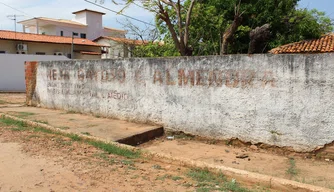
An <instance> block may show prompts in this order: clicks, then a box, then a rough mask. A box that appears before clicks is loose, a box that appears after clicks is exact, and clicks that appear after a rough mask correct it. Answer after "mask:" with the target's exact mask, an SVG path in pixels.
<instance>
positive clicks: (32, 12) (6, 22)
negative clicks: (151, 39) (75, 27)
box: [0, 0, 154, 31]
mask: <svg viewBox="0 0 334 192" xmlns="http://www.w3.org/2000/svg"><path fill="white" fill-rule="evenodd" d="M91 1H92V2H94V0H91ZM1 3H5V4H7V5H9V6H11V7H14V8H16V9H18V10H20V11H23V12H24V13H22V12H20V11H17V10H14V9H12V8H9V7H7V6H5V5H3V4H1ZM103 6H105V7H107V8H109V9H112V10H115V11H119V10H121V9H122V8H123V6H124V5H115V4H112V3H111V1H108V0H105V4H104V5H103ZM81 9H92V10H96V11H101V12H105V13H106V15H105V16H104V17H103V21H104V25H105V26H109V27H115V28H120V27H121V25H120V24H119V23H117V20H118V21H124V19H125V18H124V17H123V16H120V15H117V14H116V13H113V12H110V11H108V10H105V9H103V8H100V7H97V6H95V5H93V4H90V3H88V2H85V1H84V0H0V10H1V11H0V29H1V30H14V21H12V20H10V19H8V18H7V15H13V14H17V15H25V16H24V17H19V18H18V20H25V19H29V18H31V17H50V18H59V19H69V20H71V19H72V18H73V14H72V12H74V11H78V10H81ZM25 13H26V14H25ZM123 13H124V14H126V15H129V16H131V17H134V18H136V19H140V20H143V21H145V22H149V23H151V22H153V21H154V15H153V13H150V12H148V11H147V10H144V9H142V8H140V7H138V6H136V5H132V6H130V7H129V8H127V9H126V10H125V11H124V12H123ZM134 23H136V24H138V25H139V26H143V24H141V23H139V22H134ZM17 29H18V31H22V26H21V25H20V24H17Z"/></svg>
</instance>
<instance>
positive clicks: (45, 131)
mask: <svg viewBox="0 0 334 192" xmlns="http://www.w3.org/2000/svg"><path fill="white" fill-rule="evenodd" d="M33 131H34V132H42V133H48V134H57V135H58V134H60V133H58V132H56V131H52V130H50V129H45V128H43V127H34V128H33Z"/></svg>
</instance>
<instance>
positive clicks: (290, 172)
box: [286, 158, 298, 177]
mask: <svg viewBox="0 0 334 192" xmlns="http://www.w3.org/2000/svg"><path fill="white" fill-rule="evenodd" d="M286 173H287V174H288V175H290V176H291V177H294V176H296V175H297V174H298V170H297V169H296V161H295V159H294V158H289V168H288V169H287V170H286Z"/></svg>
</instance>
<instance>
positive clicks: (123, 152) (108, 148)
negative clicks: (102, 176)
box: [87, 140, 140, 158]
mask: <svg viewBox="0 0 334 192" xmlns="http://www.w3.org/2000/svg"><path fill="white" fill-rule="evenodd" d="M87 143H88V144H90V145H93V146H94V147H96V148H99V149H101V150H103V151H105V152H107V153H109V154H115V155H119V156H123V157H127V158H138V157H140V152H139V151H131V150H129V149H125V148H121V147H118V146H116V145H113V144H110V143H104V142H102V141H93V140H89V141H87Z"/></svg>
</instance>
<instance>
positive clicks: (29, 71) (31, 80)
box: [24, 61, 38, 105]
mask: <svg viewBox="0 0 334 192" xmlns="http://www.w3.org/2000/svg"><path fill="white" fill-rule="evenodd" d="M37 66H38V62H37V61H26V62H25V64H24V68H25V80H26V104H27V105H31V100H32V97H33V94H34V92H35V88H36V72H37Z"/></svg>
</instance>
